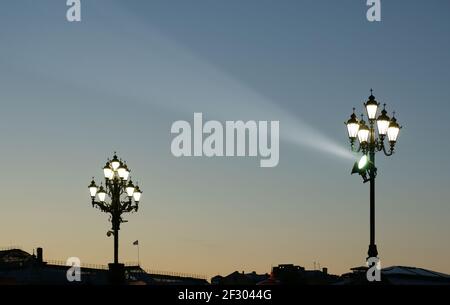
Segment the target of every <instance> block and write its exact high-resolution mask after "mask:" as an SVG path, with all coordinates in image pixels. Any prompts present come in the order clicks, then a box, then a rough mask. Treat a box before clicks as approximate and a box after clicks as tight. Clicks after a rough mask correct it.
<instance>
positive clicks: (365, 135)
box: [345, 89, 401, 258]
mask: <svg viewBox="0 0 450 305" xmlns="http://www.w3.org/2000/svg"><path fill="white" fill-rule="evenodd" d="M379 105H380V104H379V103H378V102H377V101H376V100H375V97H374V96H373V91H372V89H370V96H369V100H368V101H367V102H366V103H364V106H365V108H366V112H367V119H368V124H369V125H366V122H365V121H364V115H361V120H358V119H357V117H356V115H355V108H353V113H352V115H351V116H350V119H349V120H348V121H347V122H346V123H345V124H346V125H347V131H348V137H349V139H350V145H351V149H352V151H354V152H362V154H363V156H362V157H361V159H360V160H359V161H357V162H355V165H354V166H353V169H352V174H354V173H358V174H359V175H361V177H362V178H363V182H364V183H366V182H370V244H369V250H368V252H367V254H368V258H370V257H377V256H378V250H377V246H376V244H375V177H376V176H377V168H376V167H375V153H376V152H381V151H382V152H383V153H384V154H385V155H386V156H391V155H392V154H393V153H394V147H395V144H396V143H397V138H398V134H399V132H400V128H401V126H400V125H399V124H398V123H397V119H396V118H395V112H394V114H393V116H392V119H390V118H389V116H388V115H387V112H386V104H384V105H383V109H382V110H381V114H380V115H379V116H378V117H377V112H378V108H379ZM375 125H376V127H375ZM386 135H387V137H388V141H389V149H387V148H386V146H385V144H384V140H385V138H386ZM356 139H358V141H359V147H358V148H357V149H356V148H355V145H354V144H355V140H356Z"/></svg>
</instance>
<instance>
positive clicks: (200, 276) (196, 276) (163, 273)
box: [46, 260, 208, 280]
mask: <svg viewBox="0 0 450 305" xmlns="http://www.w3.org/2000/svg"><path fill="white" fill-rule="evenodd" d="M46 262H47V264H50V265H56V266H67V264H66V262H65V261H62V260H47V261H46ZM124 265H125V267H139V268H141V269H142V270H143V271H144V272H146V273H147V274H151V275H159V276H171V277H178V278H192V279H200V280H208V277H207V276H206V275H203V274H195V273H185V272H173V271H161V270H152V269H147V268H144V267H141V266H139V264H138V263H137V262H126V263H124ZM81 268H89V269H99V270H108V269H109V267H108V266H107V265H101V264H86V263H82V264H81Z"/></svg>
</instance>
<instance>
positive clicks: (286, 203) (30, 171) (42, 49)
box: [0, 0, 450, 276]
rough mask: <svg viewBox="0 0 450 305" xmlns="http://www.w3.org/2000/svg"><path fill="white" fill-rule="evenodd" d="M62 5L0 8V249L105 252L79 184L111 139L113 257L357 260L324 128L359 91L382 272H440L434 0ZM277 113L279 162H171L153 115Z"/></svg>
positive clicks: (439, 90) (342, 182) (442, 56)
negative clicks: (115, 159) (125, 190)
mask: <svg viewBox="0 0 450 305" xmlns="http://www.w3.org/2000/svg"><path fill="white" fill-rule="evenodd" d="M365 2H366V1H363V0H361V1H352V0H346V1H331V0H330V1H299V0H292V1H291V0H289V1H288V0H283V1H268V0H258V1H256V0H255V1H254V0H245V1H243V0H242V1H238V0H232V1H206V0H195V1H168V0H158V1H155V0H152V1H144V0H142V1H138V0H134V1H112V0H108V1H106V0H95V1H94V0H85V1H82V22H81V23H69V22H67V21H66V19H65V14H66V9H67V7H66V5H65V1H62V0H61V1H51V0H40V1H32V0H29V1H25V0H20V1H19V0H14V1H12V0H11V1H2V2H1V4H0V41H1V47H0V103H1V111H0V143H1V146H0V148H1V149H0V168H1V173H2V174H1V175H0V185H2V188H3V194H2V197H1V201H0V202H1V203H0V206H1V213H0V232H1V234H0V246H9V245H20V246H22V248H23V249H24V250H27V251H30V252H31V251H32V248H35V247H38V246H42V247H43V248H44V256H45V258H46V259H61V260H65V259H66V258H67V257H69V256H78V257H80V258H81V260H82V262H85V263H100V264H106V263H108V262H110V261H111V260H112V239H110V238H107V237H106V232H107V230H108V229H109V228H110V224H109V223H108V221H107V219H108V218H107V216H106V215H104V214H102V213H100V212H99V211H98V210H94V209H92V207H91V205H90V198H89V195H88V190H87V185H88V183H89V182H90V178H91V177H92V176H96V177H97V180H99V178H101V177H102V170H101V168H102V167H103V165H104V163H105V161H106V159H107V158H108V157H110V156H111V155H112V152H113V151H114V150H117V151H118V154H119V155H120V156H121V157H123V158H125V159H126V160H127V161H128V164H129V166H130V167H131V169H132V170H133V173H132V175H133V176H134V180H138V181H139V182H140V185H141V186H142V189H143V191H144V194H143V198H142V202H141V208H140V211H139V213H137V214H133V215H130V216H127V217H126V219H128V220H130V222H129V223H125V224H123V225H122V230H121V232H120V233H121V235H120V242H121V248H120V251H121V252H120V258H121V260H122V261H136V248H135V247H133V246H132V242H133V241H134V240H136V239H139V241H140V245H141V263H142V265H144V266H145V267H148V268H151V269H157V270H168V271H179V272H193V273H201V274H206V275H209V276H212V275H215V274H217V273H221V274H227V273H230V272H233V271H235V270H246V271H252V270H255V271H257V272H269V271H270V267H271V265H277V264H280V263H294V264H298V265H302V266H305V267H306V268H308V269H311V268H313V262H314V261H318V262H320V264H321V265H322V266H327V267H329V270H330V272H332V273H337V274H340V273H343V272H347V271H348V270H349V268H350V267H354V266H358V265H362V264H363V263H364V260H365V257H366V252H367V245H368V239H369V232H368V227H369V223H368V221H369V204H368V199H369V189H368V185H363V184H362V183H361V180H360V178H359V177H355V176H350V170H351V167H352V165H353V164H352V160H351V159H350V158H347V155H348V154H347V153H346V151H347V150H348V139H347V133H346V129H345V126H344V124H343V122H344V121H345V120H347V119H348V116H349V114H350V113H351V109H352V107H357V109H358V111H359V112H362V110H363V108H362V107H363V106H362V103H363V102H364V101H365V100H366V99H367V96H368V95H369V89H370V88H371V87H373V88H374V90H375V91H374V94H375V96H376V97H377V99H378V100H379V101H380V102H382V103H383V102H386V103H387V104H388V109H389V110H390V111H392V110H396V111H397V117H398V120H399V122H400V123H402V124H403V125H404V128H403V130H402V131H401V134H400V138H399V143H398V146H397V153H396V154H395V155H394V156H393V157H391V158H385V157H382V156H381V155H380V156H378V157H377V165H378V179H377V207H376V208H377V244H378V249H379V252H380V258H381V260H382V265H383V266H389V265H411V266H418V267H424V268H428V269H433V270H436V271H441V272H446V273H450V262H449V260H448V258H449V257H450V241H449V233H450V205H449V199H448V198H449V196H450V189H449V187H448V186H449V184H450V174H449V173H450V171H449V170H450V167H449V162H448V151H449V149H450V145H449V141H448V134H449V133H448V132H449V130H450V120H448V116H449V113H450V101H449V96H450V90H449V84H450V52H449V51H450V18H449V14H450V2H449V1H447V0H434V1H425V0H423V1H418V0H412V1H406V0H404V1H382V22H380V23H369V22H368V21H367V20H366V17H365V14H366V10H367V7H366V5H365ZM193 112H203V114H204V116H205V118H206V119H219V120H238V119H252V120H280V133H281V137H282V142H281V143H280V163H279V165H278V167H275V168H260V167H259V161H258V160H257V159H256V158H209V159H208V158H175V157H173V156H172V154H171V152H170V142H171V140H172V138H173V136H172V135H171V134H170V126H171V124H172V123H173V122H174V121H176V120H180V119H182V120H188V121H192V120H193Z"/></svg>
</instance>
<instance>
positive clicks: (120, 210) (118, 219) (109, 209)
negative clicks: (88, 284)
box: [89, 154, 142, 284]
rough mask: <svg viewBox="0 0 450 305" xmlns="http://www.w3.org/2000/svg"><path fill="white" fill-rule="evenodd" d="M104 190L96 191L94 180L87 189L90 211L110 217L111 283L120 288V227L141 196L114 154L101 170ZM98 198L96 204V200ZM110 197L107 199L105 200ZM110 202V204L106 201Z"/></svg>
mask: <svg viewBox="0 0 450 305" xmlns="http://www.w3.org/2000/svg"><path fill="white" fill-rule="evenodd" d="M103 174H104V176H105V187H103V184H101V185H100V187H97V185H96V184H95V181H94V179H92V181H91V184H90V185H89V192H90V194H91V199H92V207H95V208H98V209H100V211H102V212H104V213H107V214H109V215H110V221H111V231H108V233H107V235H108V236H111V234H112V235H113V237H114V263H113V264H110V266H109V267H110V273H111V282H112V283H113V284H121V283H123V281H124V277H125V275H124V265H123V264H120V263H119V230H120V224H121V223H122V222H126V221H125V220H123V219H122V215H123V214H125V213H130V212H137V211H138V208H139V201H140V198H141V195H142V192H141V190H140V189H139V186H137V185H136V186H135V185H134V184H133V182H132V181H131V179H129V175H130V170H129V169H128V166H127V165H126V163H125V162H123V161H122V160H119V159H118V158H117V156H116V154H114V156H113V159H112V160H108V161H107V162H106V165H105V167H104V168H103ZM96 197H97V198H98V201H97V200H96ZM107 197H109V198H107ZM107 199H109V200H107Z"/></svg>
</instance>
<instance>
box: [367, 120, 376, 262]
mask: <svg viewBox="0 0 450 305" xmlns="http://www.w3.org/2000/svg"><path fill="white" fill-rule="evenodd" d="M370 129H371V140H370V142H371V143H370V147H371V148H370V152H369V162H371V163H372V164H373V168H372V169H370V172H369V177H370V182H369V183H370V244H369V250H368V252H367V254H368V257H377V256H378V250H377V245H376V244H375V177H376V171H375V168H376V167H375V130H374V128H373V123H371V126H370Z"/></svg>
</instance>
